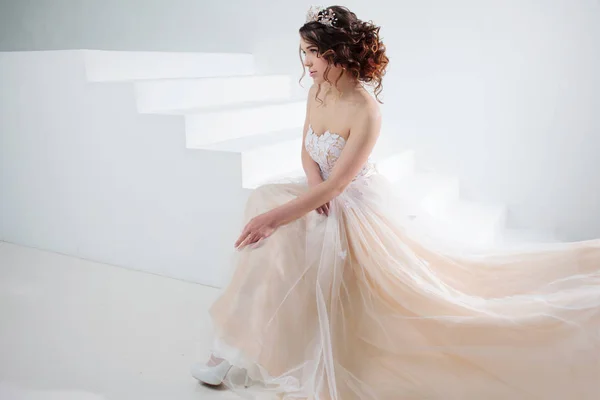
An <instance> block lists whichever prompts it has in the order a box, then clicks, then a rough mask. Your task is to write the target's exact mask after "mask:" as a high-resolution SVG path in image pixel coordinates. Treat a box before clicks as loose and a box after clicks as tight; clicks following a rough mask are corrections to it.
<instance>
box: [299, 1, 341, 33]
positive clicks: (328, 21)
mask: <svg viewBox="0 0 600 400" xmlns="http://www.w3.org/2000/svg"><path fill="white" fill-rule="evenodd" d="M337 20H338V19H337V17H336V16H335V12H333V10H332V9H331V8H325V7H322V6H311V7H310V8H309V9H308V12H307V13H306V22H320V23H322V24H323V25H326V26H331V27H334V28H335V27H337V25H336V24H337Z"/></svg>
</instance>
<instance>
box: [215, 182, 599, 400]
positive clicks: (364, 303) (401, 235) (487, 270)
mask: <svg viewBox="0 0 600 400" xmlns="http://www.w3.org/2000/svg"><path fill="white" fill-rule="evenodd" d="M307 189H308V188H307V185H306V183H305V182H304V181H301V180H299V181H296V182H287V183H280V184H268V185H265V186H262V187H259V188H258V189H256V190H254V191H253V193H252V194H251V195H250V198H249V199H248V202H247V206H246V210H245V219H246V220H245V221H244V222H247V221H248V220H249V219H250V218H252V217H254V216H256V215H258V214H261V213H263V212H266V211H268V210H270V209H272V208H275V207H277V206H279V205H281V204H284V203H286V202H288V201H289V200H292V199H294V198H295V197H297V196H298V195H300V194H301V193H303V192H305V191H306V190H307ZM330 207H331V208H330V214H329V216H324V215H320V214H317V213H316V212H310V213H309V214H307V215H305V216H304V217H303V218H301V219H298V220H296V221H294V222H292V223H290V224H288V225H286V226H283V227H281V228H279V229H278V230H277V231H276V232H275V233H274V234H273V235H272V236H271V237H270V238H268V239H267V240H266V241H265V242H264V244H263V245H262V246H261V247H259V248H256V249H249V248H247V249H244V250H242V251H240V252H238V253H237V254H236V255H235V258H236V260H235V269H234V270H233V274H232V277H231V281H230V283H229V285H228V286H227V287H226V288H225V289H224V290H223V292H222V294H221V295H220V297H219V298H218V299H217V300H216V302H215V303H214V304H213V305H212V306H211V308H210V315H211V317H212V321H213V323H214V333H215V342H214V347H213V352H214V354H215V355H216V356H219V357H222V358H225V359H227V360H228V361H229V362H231V363H232V364H234V365H235V366H237V367H239V368H243V369H245V370H246V371H247V372H248V375H249V377H250V378H251V379H252V381H253V382H254V385H253V388H252V390H250V391H239V392H240V394H249V393H255V392H256V390H259V391H263V392H269V391H270V392H273V393H278V396H279V397H280V398H285V399H323V400H359V399H360V400H402V399H436V400H437V399H439V400H454V399H456V400H495V399H498V400H500V399H501V400H507V399H511V400H517V399H518V400H522V399H543V400H549V399H560V400H566V399H569V400H575V399H598V398H600V240H597V241H588V242H579V243H562V244H553V245H549V246H545V247H540V248H536V249H531V250H530V251H524V250H520V251H518V252H516V251H513V252H508V251H507V252H504V253H502V254H494V255H479V256H464V255H462V256H457V255H452V254H450V253H447V252H445V251H441V250H439V249H436V248H435V247H434V246H433V245H432V244H430V243H428V242H427V241H426V240H421V238H420V237H419V234H418V233H416V230H415V231H413V230H412V229H411V222H410V221H411V220H410V218H408V216H407V213H406V212H405V210H403V209H402V206H401V205H399V203H398V197H397V196H395V195H394V191H393V189H392V186H391V185H390V183H389V182H388V181H387V180H386V179H385V178H384V177H383V176H381V175H378V174H375V175H372V176H369V177H366V178H363V179H357V180H355V181H354V182H353V183H352V184H351V185H350V186H348V187H347V188H346V190H345V191H344V192H343V193H342V194H341V195H339V196H338V197H337V198H335V199H334V200H332V201H331V203H330ZM226 384H228V385H229V386H230V387H231V388H232V389H236V390H237V389H238V385H237V382H234V380H233V379H229V380H227V381H226Z"/></svg>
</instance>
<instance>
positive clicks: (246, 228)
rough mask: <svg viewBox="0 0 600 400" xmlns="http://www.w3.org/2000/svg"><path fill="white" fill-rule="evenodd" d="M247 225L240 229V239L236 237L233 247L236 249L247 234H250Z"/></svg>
mask: <svg viewBox="0 0 600 400" xmlns="http://www.w3.org/2000/svg"><path fill="white" fill-rule="evenodd" d="M248 225H249V224H247V225H246V226H245V227H244V229H242V233H241V234H240V237H238V239H237V240H236V241H235V245H234V246H235V247H236V248H237V247H238V246H239V245H240V243H242V241H243V240H244V239H245V238H246V237H247V236H248V234H249V233H250V229H249V226H248Z"/></svg>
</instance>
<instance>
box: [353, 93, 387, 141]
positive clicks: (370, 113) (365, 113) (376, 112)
mask: <svg viewBox="0 0 600 400" xmlns="http://www.w3.org/2000/svg"><path fill="white" fill-rule="evenodd" d="M353 119H354V121H353V124H352V125H353V126H356V127H357V128H359V129H361V130H364V129H365V128H366V129H367V130H368V131H369V132H371V133H373V134H376V135H378V134H379V129H380V126H381V109H380V107H379V103H378V102H377V101H376V100H375V99H374V98H373V96H371V95H370V94H369V93H368V92H366V91H365V92H362V93H361V94H360V96H358V98H357V107H356V113H355V114H354V118H353Z"/></svg>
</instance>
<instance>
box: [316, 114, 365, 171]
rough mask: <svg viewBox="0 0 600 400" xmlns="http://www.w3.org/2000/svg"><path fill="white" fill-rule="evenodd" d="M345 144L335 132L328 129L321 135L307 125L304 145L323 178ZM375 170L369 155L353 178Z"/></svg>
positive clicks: (331, 167)
mask: <svg viewBox="0 0 600 400" xmlns="http://www.w3.org/2000/svg"><path fill="white" fill-rule="evenodd" d="M345 145H346V140H345V139H344V138H343V137H341V136H340V135H338V134H337V133H331V132H329V131H327V132H325V133H323V134H322V135H317V134H315V132H314V131H313V130H312V127H311V126H309V127H308V132H307V133H306V140H305V147H306V151H307V152H308V154H310V156H311V158H312V159H313V160H315V162H316V163H317V164H319V167H320V169H321V176H322V177H323V179H327V178H328V177H329V174H330V173H331V171H332V170H333V167H334V166H335V163H336V161H337V159H338V158H339V157H340V155H341V154H342V150H343V148H344V146H345ZM375 172H376V169H375V164H374V163H373V161H372V160H371V158H370V157H369V160H368V161H367V163H366V164H365V165H364V166H363V168H362V169H361V170H360V172H359V173H358V174H357V175H356V177H355V178H354V179H357V178H360V177H367V176H370V175H372V174H374V173H375Z"/></svg>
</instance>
